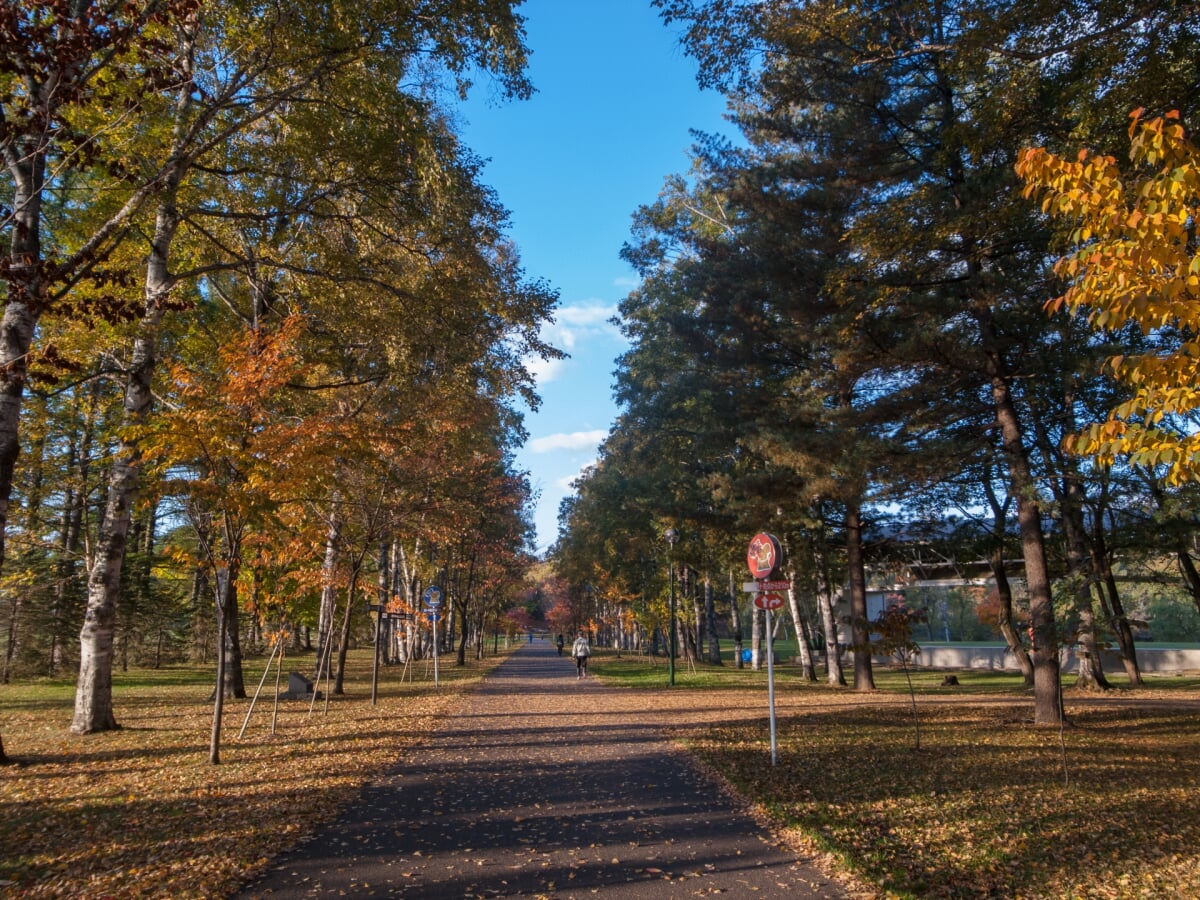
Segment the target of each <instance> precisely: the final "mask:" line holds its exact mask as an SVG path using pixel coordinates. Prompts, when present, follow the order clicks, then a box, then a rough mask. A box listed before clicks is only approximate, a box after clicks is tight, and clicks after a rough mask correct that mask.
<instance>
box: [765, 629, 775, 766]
mask: <svg viewBox="0 0 1200 900" xmlns="http://www.w3.org/2000/svg"><path fill="white" fill-rule="evenodd" d="M771 630H772V629H771V609H770V607H768V608H767V704H768V705H769V706H770V708H771V765H775V762H776V759H777V751H776V743H775V644H774V641H773V640H772V637H771Z"/></svg>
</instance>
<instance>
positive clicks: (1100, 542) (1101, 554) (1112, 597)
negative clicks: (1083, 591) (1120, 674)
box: [1091, 516, 1142, 686]
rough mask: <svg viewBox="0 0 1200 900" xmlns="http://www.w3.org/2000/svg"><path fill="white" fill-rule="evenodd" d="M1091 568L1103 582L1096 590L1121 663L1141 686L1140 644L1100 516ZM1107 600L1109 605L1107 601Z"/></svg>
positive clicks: (1092, 548) (1092, 545)
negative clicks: (1137, 643) (1119, 585)
mask: <svg viewBox="0 0 1200 900" xmlns="http://www.w3.org/2000/svg"><path fill="white" fill-rule="evenodd" d="M1091 551H1092V566H1093V568H1094V569H1095V571H1096V574H1097V576H1098V577H1099V579H1100V581H1099V583H1097V585H1096V591H1097V593H1099V594H1100V603H1101V605H1102V606H1103V607H1104V609H1105V611H1106V613H1107V614H1108V620H1109V622H1110V623H1111V627H1112V630H1113V633H1114V634H1115V635H1116V636H1117V645H1118V646H1119V647H1120V648H1121V662H1122V664H1123V665H1124V666H1125V674H1126V675H1127V676H1128V677H1129V683H1130V684H1131V685H1135V686H1136V685H1140V684H1142V670H1141V668H1140V667H1139V666H1138V660H1137V645H1136V643H1135V642H1134V639H1133V629H1132V628H1131V627H1130V625H1129V616H1128V615H1126V614H1125V605H1124V604H1123V603H1122V602H1121V592H1120V591H1119V590H1118V589H1117V579H1116V577H1115V576H1114V575H1113V570H1112V564H1111V562H1110V561H1109V555H1108V546H1107V542H1106V540H1105V538H1104V524H1103V523H1102V522H1101V521H1100V517H1099V516H1096V521H1095V522H1094V524H1093V525H1092V543H1091ZM1106 595H1107V596H1106ZM1106 599H1107V602H1105V601H1106Z"/></svg>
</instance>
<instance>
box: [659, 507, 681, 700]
mask: <svg viewBox="0 0 1200 900" xmlns="http://www.w3.org/2000/svg"><path fill="white" fill-rule="evenodd" d="M663 537H664V538H665V539H666V541H667V546H668V547H670V552H669V553H668V554H667V566H668V569H669V571H670V582H671V635H670V637H669V638H668V639H667V673H668V683H669V684H672V685H674V684H675V544H676V543H678V541H679V532H678V531H676V530H675V529H674V528H668V529H667V530H666V531H665V532H663Z"/></svg>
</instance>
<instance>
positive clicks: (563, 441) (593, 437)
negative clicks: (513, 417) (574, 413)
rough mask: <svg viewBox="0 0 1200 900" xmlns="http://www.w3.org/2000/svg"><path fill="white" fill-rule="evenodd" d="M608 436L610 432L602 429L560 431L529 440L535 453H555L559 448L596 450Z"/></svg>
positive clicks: (530, 447) (530, 446)
mask: <svg viewBox="0 0 1200 900" xmlns="http://www.w3.org/2000/svg"><path fill="white" fill-rule="evenodd" d="M606 437H608V432H607V431H601V430H598V431H572V432H560V433H559V434H550V435H547V436H546V437H540V438H534V439H533V440H532V441H530V442H529V449H530V450H531V451H532V452H534V453H554V452H555V451H557V450H594V449H595V448H596V447H598V446H599V445H600V442H601V441H602V440H604V439H605V438H606ZM572 477H574V476H572Z"/></svg>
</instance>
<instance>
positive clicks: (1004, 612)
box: [983, 463, 1033, 687]
mask: <svg viewBox="0 0 1200 900" xmlns="http://www.w3.org/2000/svg"><path fill="white" fill-rule="evenodd" d="M983 490H984V494H985V495H986V496H987V499H988V505H989V506H991V509H992V540H993V543H992V552H991V554H990V557H989V559H988V565H989V568H990V569H991V570H992V578H993V579H995V581H996V598H997V600H998V601H999V614H998V615H997V622H996V625H997V627H998V628H999V629H1000V634H1001V635H1002V636H1003V637H1004V642H1005V644H1007V645H1008V651H1009V653H1011V654H1012V655H1013V657H1014V658H1015V659H1016V661H1017V668H1019V669H1020V670H1021V675H1022V676H1023V677H1024V679H1025V686H1026V687H1032V686H1033V660H1031V659H1030V658H1029V651H1028V650H1026V649H1025V644H1024V643H1023V642H1022V641H1021V635H1020V633H1019V632H1018V631H1017V627H1016V625H1015V624H1014V623H1013V594H1012V585H1011V584H1010V583H1009V581H1008V567H1007V566H1006V565H1005V562H1004V538H1005V527H1004V523H1005V520H1006V519H1007V518H1008V505H1009V500H1008V499H1006V500H1005V501H1004V503H1001V502H1000V498H999V497H997V496H996V491H995V489H994V488H993V487H992V467H991V464H990V463H988V464H987V465H986V468H985V471H984V477H983Z"/></svg>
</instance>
